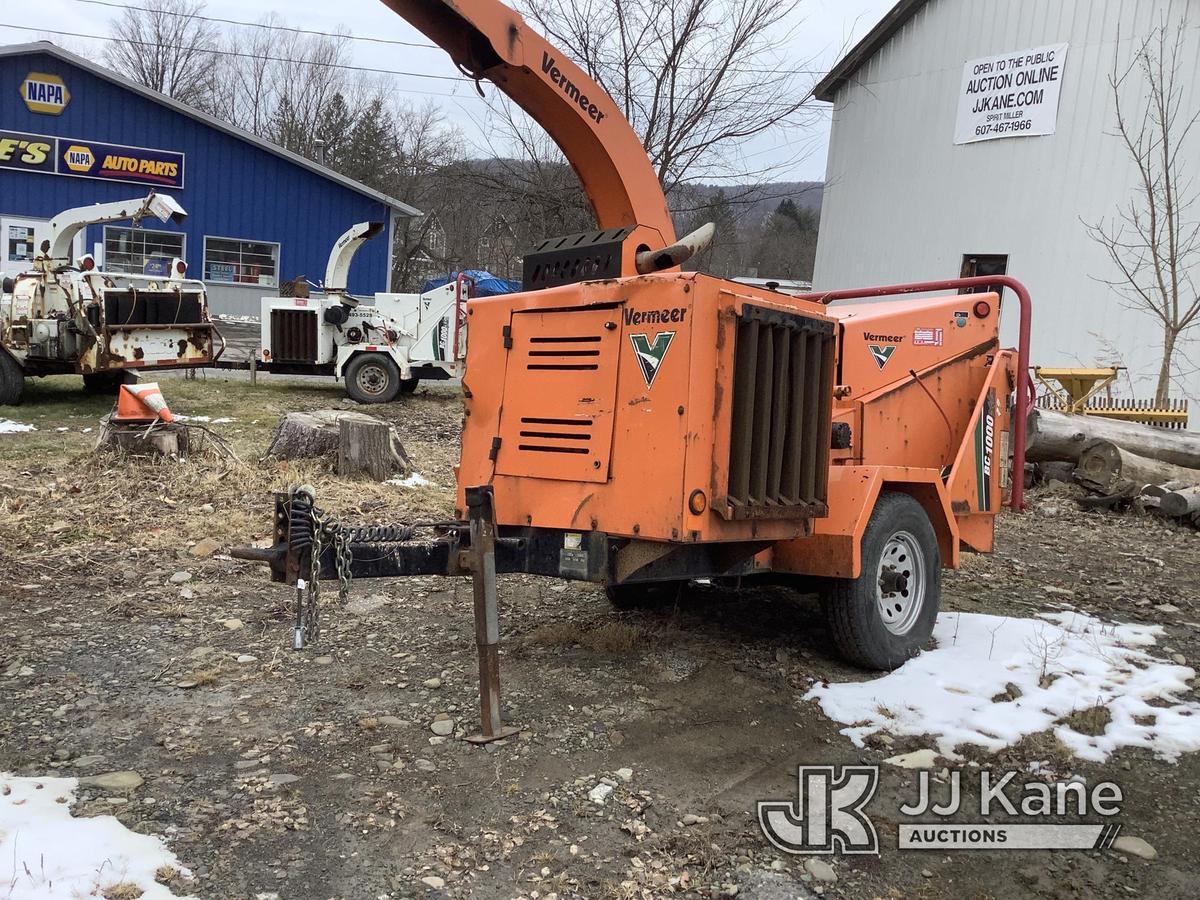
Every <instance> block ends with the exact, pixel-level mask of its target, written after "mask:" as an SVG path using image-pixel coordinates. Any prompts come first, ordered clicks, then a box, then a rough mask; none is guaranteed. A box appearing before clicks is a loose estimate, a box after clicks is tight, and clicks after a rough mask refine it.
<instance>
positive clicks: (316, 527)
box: [288, 485, 455, 650]
mask: <svg viewBox="0 0 1200 900" xmlns="http://www.w3.org/2000/svg"><path fill="white" fill-rule="evenodd" d="M290 507H291V508H290V511H289V520H290V523H289V529H288V539H289V541H290V543H291V546H292V549H293V550H294V551H297V552H302V551H303V550H304V549H305V548H308V549H309V570H308V572H307V576H308V577H307V578H299V579H297V581H296V633H295V642H294V644H293V646H294V647H295V648H296V649H297V650H300V649H302V648H303V647H304V646H305V645H306V644H307V643H309V642H310V641H315V640H317V638H318V636H319V635H320V615H321V554H322V553H323V552H324V550H325V548H326V547H329V546H332V547H333V551H334V565H335V566H336V568H337V577H338V600H339V602H340V603H341V604H342V605H343V606H344V605H345V604H346V601H347V600H348V599H349V596H350V579H351V564H352V563H353V561H354V558H353V556H352V555H351V552H350V545H351V544H354V543H359V544H386V543H402V542H404V541H407V540H411V539H412V537H413V535H414V534H415V532H416V529H417V528H418V527H426V528H438V527H453V525H454V524H455V523H452V522H421V523H413V524H401V525H342V524H340V523H339V522H337V521H336V520H335V519H334V518H333V516H332V515H330V514H329V513H327V512H325V511H324V510H322V509H320V508H319V507H318V506H317V505H316V498H315V496H314V492H313V489H312V488H311V487H309V486H308V485H301V486H299V487H296V488H293V489H292V492H291V502H290Z"/></svg>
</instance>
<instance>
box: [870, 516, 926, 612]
mask: <svg viewBox="0 0 1200 900" xmlns="http://www.w3.org/2000/svg"><path fill="white" fill-rule="evenodd" d="M925 582H926V578H925V557H924V556H923V555H922V553H921V545H920V544H919V543H918V542H917V539H916V538H915V537H914V536H913V535H911V534H909V533H908V532H907V531H897V532H896V533H895V534H893V535H892V536H891V537H890V538H888V541H887V543H886V544H884V546H883V554H882V555H881V556H880V558H879V571H878V573H877V577H876V580H875V599H876V604H877V605H878V607H879V617H880V619H881V620H882V621H883V627H884V628H886V629H887V630H888V631H890V632H891V633H892V634H897V635H904V634H908V632H910V631H911V630H912V627H913V626H914V625H915V624H916V623H917V619H919V618H920V617H921V609H922V608H923V607H924V605H925Z"/></svg>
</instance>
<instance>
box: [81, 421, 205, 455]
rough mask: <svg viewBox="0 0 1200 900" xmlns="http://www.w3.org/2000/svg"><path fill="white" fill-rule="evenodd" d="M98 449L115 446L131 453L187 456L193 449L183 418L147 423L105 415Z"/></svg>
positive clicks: (115, 448) (101, 424)
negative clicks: (133, 423)
mask: <svg viewBox="0 0 1200 900" xmlns="http://www.w3.org/2000/svg"><path fill="white" fill-rule="evenodd" d="M96 449H97V450H104V449H107V450H115V451H117V452H118V453H124V454H126V455H129V456H173V457H175V458H176V459H185V458H186V457H187V455H188V451H189V450H190V449H191V442H190V440H189V436H188V428H187V426H186V425H184V424H182V423H179V422H172V423H170V424H168V423H164V422H160V423H158V424H156V425H155V426H154V427H153V428H147V426H145V425H141V426H128V425H124V426H123V425H119V424H116V423H113V422H111V421H110V420H109V417H108V416H105V417H104V418H103V419H101V420H100V435H99V437H98V438H97V439H96Z"/></svg>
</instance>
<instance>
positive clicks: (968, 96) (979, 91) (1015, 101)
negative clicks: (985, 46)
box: [954, 44, 1067, 144]
mask: <svg viewBox="0 0 1200 900" xmlns="http://www.w3.org/2000/svg"><path fill="white" fill-rule="evenodd" d="M1066 62H1067V44H1051V45H1049V46H1046V47H1034V48H1033V49H1032V50H1018V51H1017V52H1015V53H1002V54H1000V55H999V56H985V57H983V58H982V59H972V60H969V61H968V62H967V63H965V64H964V65H963V77H962V88H961V89H960V90H959V94H958V117H957V119H956V121H955V125H954V143H956V144H971V143H974V142H976V141H991V140H995V139H996V138H1008V137H1032V136H1034V135H1044V134H1054V130H1055V128H1056V127H1057V125H1058V97H1059V93H1060V91H1061V88H1062V79H1063V68H1064V66H1065V65H1066Z"/></svg>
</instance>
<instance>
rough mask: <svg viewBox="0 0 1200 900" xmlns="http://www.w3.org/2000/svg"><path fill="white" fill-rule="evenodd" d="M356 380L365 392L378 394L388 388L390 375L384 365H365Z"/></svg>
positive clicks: (373, 394)
mask: <svg viewBox="0 0 1200 900" xmlns="http://www.w3.org/2000/svg"><path fill="white" fill-rule="evenodd" d="M354 380H355V381H356V382H357V383H358V387H359V390H361V391H362V392H363V393H364V394H370V395H371V396H378V395H380V394H382V393H383V392H384V391H386V390H387V387H388V375H387V372H386V371H385V370H384V368H383V366H363V367H362V368H361V369H359V370H358V374H357V375H355V377H354Z"/></svg>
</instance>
